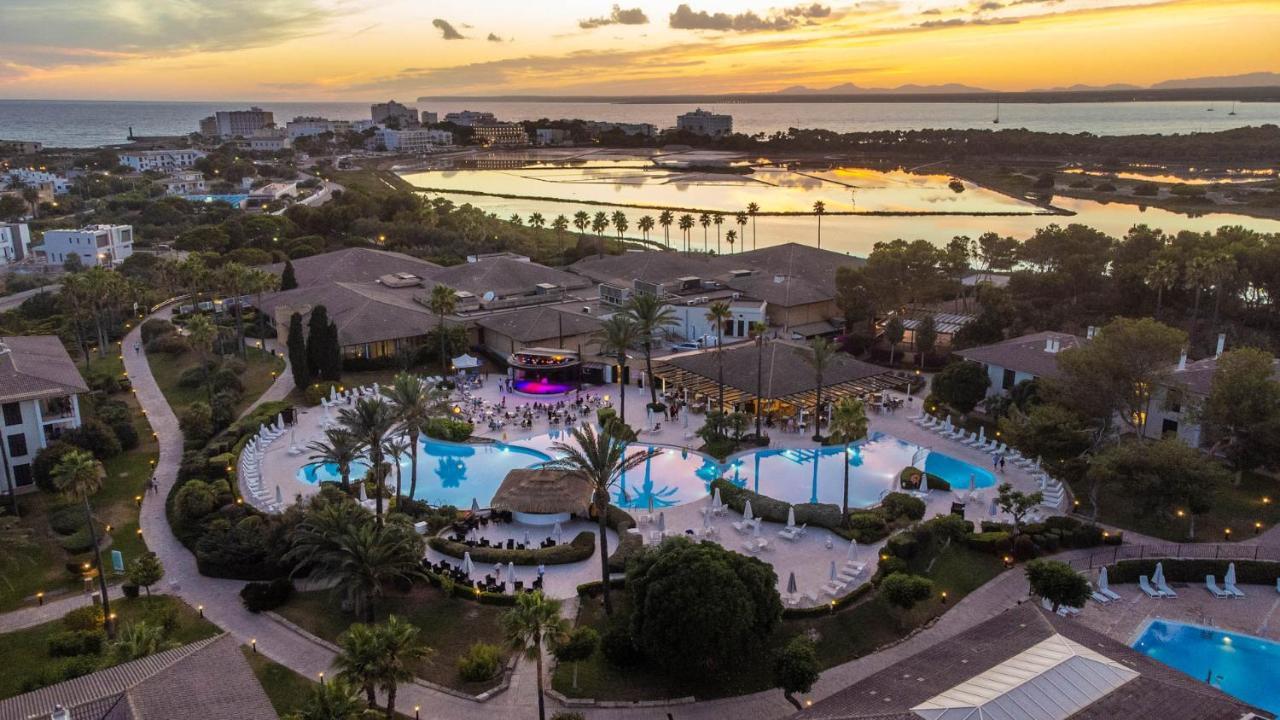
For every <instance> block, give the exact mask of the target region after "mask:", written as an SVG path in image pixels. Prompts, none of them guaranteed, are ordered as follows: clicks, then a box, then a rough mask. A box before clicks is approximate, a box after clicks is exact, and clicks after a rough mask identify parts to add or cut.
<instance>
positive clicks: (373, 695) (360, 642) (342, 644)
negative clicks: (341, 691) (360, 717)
mask: <svg viewBox="0 0 1280 720" xmlns="http://www.w3.org/2000/svg"><path fill="white" fill-rule="evenodd" d="M378 640H379V638H378V631H377V627H376V626H374V625H365V624H364V623H352V624H351V626H350V627H348V628H347V629H346V630H345V631H343V633H342V634H341V635H339V636H338V648H339V651H338V654H337V655H335V656H334V658H333V666H334V668H336V669H337V671H338V673H337V678H335V679H336V680H338V681H339V682H344V683H348V684H350V685H351V686H353V687H358V688H360V690H361V691H363V692H364V696H365V701H366V702H367V703H368V704H369V707H371V708H372V707H374V706H375V705H377V702H378V663H379V661H380V660H381V654H382V652H381V651H382V648H381V647H379V642H378Z"/></svg>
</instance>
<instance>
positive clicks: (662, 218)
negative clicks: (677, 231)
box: [658, 210, 675, 247]
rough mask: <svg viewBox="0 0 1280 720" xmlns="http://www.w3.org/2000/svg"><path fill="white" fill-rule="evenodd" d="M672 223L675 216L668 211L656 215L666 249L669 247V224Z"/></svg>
mask: <svg viewBox="0 0 1280 720" xmlns="http://www.w3.org/2000/svg"><path fill="white" fill-rule="evenodd" d="M673 222H675V214H674V213H672V212H671V211H670V210H663V211H662V212H660V213H658V224H659V225H661V226H662V235H663V237H664V238H665V239H666V241H667V247H671V223H673Z"/></svg>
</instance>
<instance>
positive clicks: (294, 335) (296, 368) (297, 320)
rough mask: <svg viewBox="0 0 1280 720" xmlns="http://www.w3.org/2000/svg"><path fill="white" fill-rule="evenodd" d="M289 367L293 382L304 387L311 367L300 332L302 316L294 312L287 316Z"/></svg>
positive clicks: (308, 381)
mask: <svg viewBox="0 0 1280 720" xmlns="http://www.w3.org/2000/svg"><path fill="white" fill-rule="evenodd" d="M288 348H289V369H290V370H291V371H292V372H293V384H294V385H295V386H296V387H298V388H300V389H305V388H306V387H307V386H308V385H310V384H311V367H310V365H308V363H307V341H306V337H305V336H304V335H303V333H302V316H301V315H299V314H298V313H294V314H293V316H292V317H290V318H289V341H288Z"/></svg>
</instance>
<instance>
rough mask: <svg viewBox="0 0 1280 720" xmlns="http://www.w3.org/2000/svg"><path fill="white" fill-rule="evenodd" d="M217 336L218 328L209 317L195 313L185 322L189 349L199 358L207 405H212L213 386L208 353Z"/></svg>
mask: <svg viewBox="0 0 1280 720" xmlns="http://www.w3.org/2000/svg"><path fill="white" fill-rule="evenodd" d="M217 335H218V328H217V326H215V325H214V324H213V322H211V321H210V320H209V316H207V315H202V314H200V313H197V314H195V315H193V316H191V320H189V321H187V339H188V340H190V341H191V347H193V348H195V350H196V354H198V355H199V356H200V367H201V369H202V370H203V373H204V389H205V394H206V395H207V396H208V400H209V404H213V386H212V385H211V384H209V357H208V354H209V351H210V350H212V349H213V339H214V338H215V337H217Z"/></svg>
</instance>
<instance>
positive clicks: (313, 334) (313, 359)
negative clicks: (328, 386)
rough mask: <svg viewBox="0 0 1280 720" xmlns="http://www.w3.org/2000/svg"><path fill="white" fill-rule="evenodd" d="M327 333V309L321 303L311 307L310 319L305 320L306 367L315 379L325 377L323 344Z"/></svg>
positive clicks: (324, 378)
mask: <svg viewBox="0 0 1280 720" xmlns="http://www.w3.org/2000/svg"><path fill="white" fill-rule="evenodd" d="M328 334H329V310H328V308H326V307H325V306H323V305H317V306H315V307H313V308H311V319H310V320H308V322H307V367H308V368H310V369H311V374H312V375H313V376H314V377H315V378H316V379H317V380H326V379H328V378H326V377H325V365H324V363H325V345H326V343H327V340H326V336H327V335H328Z"/></svg>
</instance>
